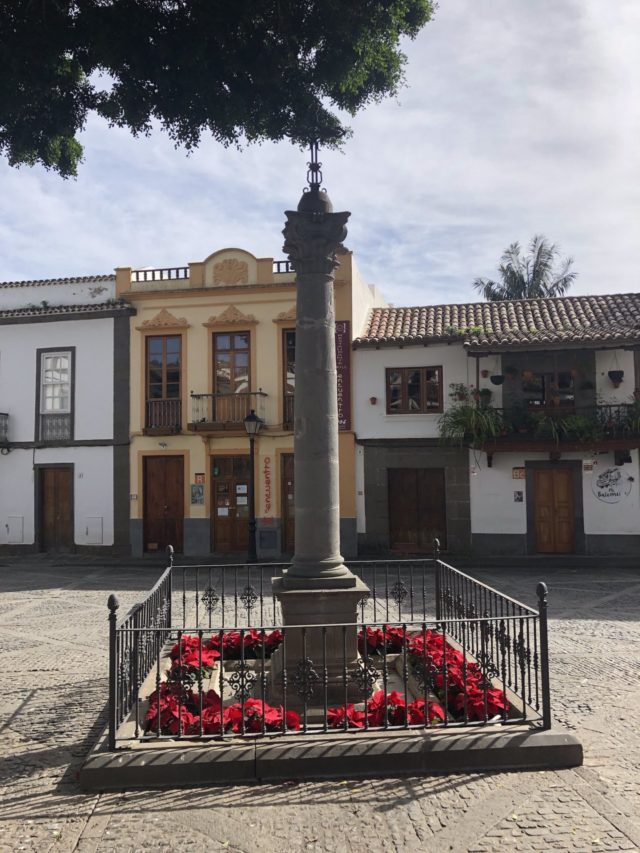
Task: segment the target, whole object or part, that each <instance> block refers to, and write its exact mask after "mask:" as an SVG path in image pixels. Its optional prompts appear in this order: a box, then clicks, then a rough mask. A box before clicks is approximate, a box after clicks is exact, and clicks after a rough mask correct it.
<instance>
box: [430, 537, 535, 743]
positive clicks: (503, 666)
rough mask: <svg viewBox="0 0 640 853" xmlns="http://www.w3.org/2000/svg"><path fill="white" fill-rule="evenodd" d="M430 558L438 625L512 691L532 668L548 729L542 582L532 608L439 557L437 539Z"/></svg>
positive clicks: (520, 683) (529, 673)
mask: <svg viewBox="0 0 640 853" xmlns="http://www.w3.org/2000/svg"><path fill="white" fill-rule="evenodd" d="M434 562H435V566H436V572H435V604H436V619H437V621H438V623H439V624H441V625H443V626H448V630H449V632H450V634H451V636H452V637H453V638H454V639H455V640H456V641H457V642H458V643H462V644H463V645H464V646H465V648H468V649H469V651H470V653H471V654H472V655H473V656H474V658H475V659H476V660H478V662H479V663H480V665H483V664H484V662H485V661H487V662H489V665H490V667H491V672H492V673H493V674H494V675H495V676H496V677H499V678H500V679H501V680H502V681H503V682H504V684H505V685H507V686H508V687H509V688H513V689H514V690H515V691H516V692H518V689H519V687H522V685H523V682H525V681H526V682H530V680H531V672H532V671H533V672H535V674H536V675H535V679H534V681H535V685H536V691H537V690H538V689H539V690H541V691H542V696H541V703H542V707H543V720H544V727H545V728H551V708H550V698H549V697H550V688H549V652H548V625H547V596H548V590H547V586H546V584H544V583H539V584H538V586H537V588H536V595H537V598H538V610H535V609H534V608H532V607H529V606H528V605H526V604H523V603H522V602H521V601H517V600H516V599H515V598H511V597H510V596H508V595H505V594H504V593H502V592H500V591H499V590H497V589H494V588H493V587H490V586H487V584H484V583H482V582H481V581H479V580H477V579H476V578H473V577H471V575H467V574H465V573H464V572H461V571H460V570H459V569H455V568H454V567H453V566H450V565H448V564H447V563H445V562H443V561H442V560H440V559H439V544H438V541H437V540H436V542H435V556H434ZM498 662H499V663H498ZM538 675H539V678H538ZM529 689H531V688H529ZM536 695H537V694H536Z"/></svg>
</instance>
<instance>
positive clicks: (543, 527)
mask: <svg viewBox="0 0 640 853" xmlns="http://www.w3.org/2000/svg"><path fill="white" fill-rule="evenodd" d="M534 517H535V525H536V549H537V551H538V553H539V554H572V553H573V550H574V544H575V535H574V534H575V526H574V515H573V476H572V471H571V469H570V468H544V469H540V470H536V471H534Z"/></svg>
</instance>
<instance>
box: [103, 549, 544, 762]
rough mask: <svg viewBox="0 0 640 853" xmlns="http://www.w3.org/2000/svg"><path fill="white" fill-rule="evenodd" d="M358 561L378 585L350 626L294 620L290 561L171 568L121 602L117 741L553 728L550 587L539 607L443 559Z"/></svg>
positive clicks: (115, 671)
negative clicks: (290, 621)
mask: <svg viewBox="0 0 640 853" xmlns="http://www.w3.org/2000/svg"><path fill="white" fill-rule="evenodd" d="M350 566H351V568H352V570H353V571H354V572H355V573H356V574H358V575H359V576H360V577H361V578H362V580H363V581H364V582H365V583H366V584H367V586H368V587H369V590H370V593H371V594H370V595H368V596H366V597H365V598H363V600H362V601H361V602H360V603H359V605H358V615H359V617H360V618H359V619H358V620H357V622H356V621H354V622H353V623H348V624H338V625H332V624H327V625H318V626H312V625H299V626H291V625H289V626H284V625H283V624H282V623H281V616H280V611H279V608H278V604H277V601H276V599H275V597H274V595H273V592H272V588H271V578H273V577H277V576H279V575H281V574H282V573H283V572H284V571H286V565H285V564H283V563H269V564H257V565H256V564H253V565H227V566H216V565H204V566H173V565H169V567H168V568H167V569H166V570H165V572H164V573H163V575H162V577H161V578H160V580H159V581H158V583H157V584H156V586H155V587H154V588H153V590H152V591H151V592H150V593H149V595H148V596H147V598H146V599H145V600H144V602H142V603H141V604H138V605H136V606H135V607H134V608H132V610H131V611H130V612H129V614H128V615H127V617H126V618H125V619H124V620H123V621H122V622H120V623H119V624H118V623H117V615H116V613H117V608H118V603H117V599H116V598H115V596H112V597H111V598H110V599H109V609H110V623H111V624H110V629H111V630H110V635H111V639H110V673H109V675H110V682H109V683H110V716H109V746H110V748H111V749H114V748H115V747H116V745H118V744H126V743H127V742H131V741H134V740H162V739H184V740H194V739H195V740H197V741H199V740H207V739H225V738H233V737H245V736H263V735H270V736H273V735H279V734H280V735H295V734H322V733H327V732H336V731H347V730H348V731H352V732H354V733H356V732H359V731H368V730H378V729H379V730H386V729H408V728H417V729H421V728H422V729H426V728H430V727H432V726H435V727H443V728H452V729H456V728H469V727H471V728H473V727H478V726H486V725H498V724H499V725H513V724H523V723H536V724H537V725H541V726H542V727H544V728H549V727H550V725H551V717H550V707H549V668H548V648H547V614H546V596H547V591H546V587H545V586H544V584H540V585H539V586H538V597H539V605H540V609H539V611H537V610H534V609H533V608H529V607H527V606H526V605H524V604H521V603H520V602H517V601H516V600H515V599H512V598H510V597H509V596H505V595H503V594H502V593H500V592H499V591H497V590H494V589H492V588H491V587H488V586H486V585H485V584H481V583H480V582H479V581H477V580H475V579H474V578H472V577H470V576H469V575H466V574H464V573H463V572H459V571H458V570H456V569H454V568H453V567H452V566H449V565H447V564H446V563H444V562H442V561H441V560H439V558H438V555H437V553H436V556H435V557H434V559H433V560H400V561H384V560H379V561H366V562H365V561H355V562H353V563H350ZM432 577H433V581H434V582H435V595H433V594H432V593H431V590H433V589H434V586H433V585H431V584H432V581H431V578H432ZM172 594H173V597H174V598H173V608H172ZM430 607H434V608H435V610H436V614H435V616H436V618H433V615H427V609H428V608H430ZM172 620H173V621H172Z"/></svg>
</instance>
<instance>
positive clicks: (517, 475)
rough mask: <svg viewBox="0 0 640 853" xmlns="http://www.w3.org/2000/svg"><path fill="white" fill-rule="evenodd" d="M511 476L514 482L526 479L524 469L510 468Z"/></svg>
mask: <svg viewBox="0 0 640 853" xmlns="http://www.w3.org/2000/svg"><path fill="white" fill-rule="evenodd" d="M511 476H512V477H513V479H514V480H525V479H526V477H525V472H524V468H512V469H511Z"/></svg>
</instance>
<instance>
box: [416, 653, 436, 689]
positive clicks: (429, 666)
mask: <svg viewBox="0 0 640 853" xmlns="http://www.w3.org/2000/svg"><path fill="white" fill-rule="evenodd" d="M438 671H439V670H438V667H437V666H435V664H434V663H433V660H432V659H431V658H424V657H422V658H419V659H418V660H417V661H416V663H415V664H414V665H413V667H412V669H411V673H412V675H413V677H414V678H415V680H416V683H417V685H418V687H419V688H420V690H421V691H422V692H423V693H428V692H429V691H433V690H434V689H435V678H436V674H437V673H438Z"/></svg>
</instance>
